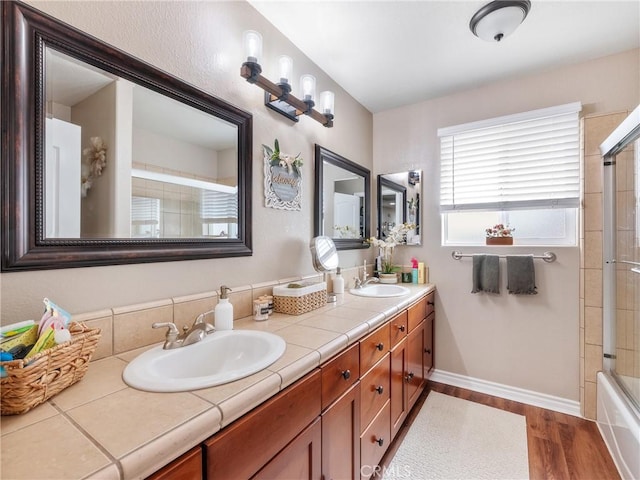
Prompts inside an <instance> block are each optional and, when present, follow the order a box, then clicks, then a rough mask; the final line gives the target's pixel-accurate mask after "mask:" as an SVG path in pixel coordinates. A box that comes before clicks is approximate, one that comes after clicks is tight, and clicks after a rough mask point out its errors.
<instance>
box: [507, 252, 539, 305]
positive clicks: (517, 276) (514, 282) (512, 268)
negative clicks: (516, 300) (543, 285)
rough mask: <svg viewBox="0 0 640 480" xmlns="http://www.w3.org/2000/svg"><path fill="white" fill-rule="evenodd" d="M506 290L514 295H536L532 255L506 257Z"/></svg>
mask: <svg viewBox="0 0 640 480" xmlns="http://www.w3.org/2000/svg"><path fill="white" fill-rule="evenodd" d="M507 290H508V291H509V293H512V294H515V295H537V293H538V291H537V290H536V272H535V269H534V266H533V255H508V256H507Z"/></svg>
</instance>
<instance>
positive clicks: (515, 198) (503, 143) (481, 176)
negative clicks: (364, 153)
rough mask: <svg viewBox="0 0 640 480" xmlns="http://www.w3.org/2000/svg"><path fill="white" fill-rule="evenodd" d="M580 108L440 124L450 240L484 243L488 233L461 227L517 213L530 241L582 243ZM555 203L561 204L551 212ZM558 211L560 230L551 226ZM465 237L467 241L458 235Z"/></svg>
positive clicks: (502, 220)
mask: <svg viewBox="0 0 640 480" xmlns="http://www.w3.org/2000/svg"><path fill="white" fill-rule="evenodd" d="M580 109H581V105H580V103H571V104H567V105H561V106H558V107H551V108H546V109H541V110H534V111H531V112H525V113H520V114H516V115H509V116H505V117H499V118H494V119H490V120H485V121H480V122H473V123H468V124H464V125H458V126H454V127H447V128H442V129H439V130H438V136H439V137H440V155H441V170H440V209H441V212H442V214H443V240H444V242H443V243H445V244H448V243H452V242H453V243H475V241H477V242H478V243H480V242H481V241H483V240H484V239H483V237H482V235H483V232H480V233H477V236H478V237H477V239H476V234H475V233H474V232H467V233H466V234H462V235H461V233H463V232H461V231H460V229H462V230H464V228H465V227H464V225H465V224H466V225H469V227H468V228H472V227H471V225H474V223H478V222H483V221H485V222H488V223H489V224H487V225H486V227H488V226H491V225H490V224H491V222H492V221H494V220H495V223H510V224H512V223H511V222H509V221H507V220H509V219H510V218H511V219H512V218H517V219H518V220H519V221H521V222H522V223H523V225H522V227H524V231H525V232H526V236H523V237H521V240H525V242H524V243H529V244H535V243H536V242H538V243H552V244H562V243H571V242H574V241H575V240H574V237H575V234H572V233H571V232H570V230H571V229H572V228H573V226H574V225H575V218H574V219H572V218H570V217H571V216H574V217H575V214H576V213H575V212H576V211H577V210H576V209H577V207H578V205H579V197H580V120H579V112H580ZM549 209H555V210H556V211H555V212H553V213H551V212H547V213H545V212H544V211H545V210H549ZM473 212H476V214H474V213H473ZM496 212H499V215H497V216H496ZM572 212H573V213H572ZM456 213H458V215H457V218H454V216H453V215H454V214H456ZM463 213H464V215H463ZM545 215H546V217H545ZM567 215H568V216H567ZM551 217H553V218H554V219H555V223H554V225H553V227H554V230H553V234H552V235H551V232H545V227H544V223H549V222H548V220H549V219H550V218H551ZM545 218H546V219H547V221H546V222H545ZM560 218H561V219H562V221H560ZM462 219H464V220H462ZM474 219H475V220H474ZM558 225H564V227H563V228H562V229H560V228H559V227H558ZM454 226H455V227H454ZM474 226H475V227H477V225H474ZM512 226H515V227H516V229H517V225H513V224H512ZM452 227H454V228H453V229H452ZM454 230H455V231H454ZM482 230H484V229H482ZM560 230H562V231H563V232H564V233H562V234H561V233H559V231H560ZM456 231H457V233H456ZM521 231H522V229H521ZM550 237H552V238H550ZM461 238H464V239H466V241H459V242H456V239H458V240H460V239H461ZM472 239H476V240H472ZM518 243H523V242H518Z"/></svg>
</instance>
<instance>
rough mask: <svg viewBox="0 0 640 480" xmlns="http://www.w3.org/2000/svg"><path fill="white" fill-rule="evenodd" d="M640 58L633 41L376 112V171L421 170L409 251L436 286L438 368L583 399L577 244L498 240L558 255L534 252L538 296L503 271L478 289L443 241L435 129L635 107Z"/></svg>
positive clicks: (526, 250) (515, 249) (467, 263)
mask: <svg viewBox="0 0 640 480" xmlns="http://www.w3.org/2000/svg"><path fill="white" fill-rule="evenodd" d="M638 60H639V51H638V50H634V51H630V52H626V53H622V54H618V55H613V56H610V57H605V58H602V59H599V60H596V61H591V62H587V63H582V64H577V65H571V66H566V67H563V68H559V69H556V70H552V71H548V72H544V73H539V74H535V75H529V76H524V77H521V78H518V79H514V80H509V81H503V82H497V83H493V84H491V85H485V86H479V87H478V88H475V89H473V90H469V91H465V92H461V93H458V94H455V95H451V96H447V97H443V98H439V99H435V100H431V101H426V102H423V103H419V104H415V105H410V106H407V107H403V108H398V109H395V110H390V111H386V112H382V113H378V114H375V115H374V129H373V131H374V165H375V169H374V175H376V174H378V173H389V172H393V171H404V170H409V169H413V168H422V169H423V171H424V174H423V194H424V195H423V198H424V202H423V207H424V208H423V210H422V215H423V217H422V221H423V225H424V235H423V246H421V247H407V248H406V249H405V250H404V252H403V255H404V256H405V257H407V258H408V257H410V256H413V255H415V256H417V257H418V258H420V259H421V260H424V261H426V262H427V264H428V266H429V268H430V279H431V281H432V282H434V283H435V284H436V285H437V288H438V294H437V301H436V302H437V305H436V309H437V311H438V317H437V322H436V349H437V352H438V353H437V359H436V368H438V369H440V370H444V371H447V372H452V373H456V374H460V375H468V376H471V377H475V378H479V379H482V380H486V381H492V382H497V383H501V384H506V385H510V386H514V387H520V388H524V389H529V390H533V391H536V392H541V393H546V394H550V395H554V396H558V397H561V398H565V399H569V400H573V401H578V400H579V399H580V380H579V378H580V348H579V343H580V342H579V341H580V331H579V330H580V328H579V327H580V325H579V307H580V302H579V268H580V252H579V248H578V247H553V248H542V247H539V248H538V247H536V248H527V247H517V246H514V247H510V248H508V249H504V248H503V249H500V250H498V249H497V248H495V247H494V249H493V250H491V251H492V252H498V253H507V252H508V253H515V254H518V253H530V252H532V253H535V254H541V253H543V252H544V251H545V250H553V251H554V252H555V253H556V254H557V255H558V260H557V261H556V262H555V263H552V264H546V263H543V262H541V261H536V280H537V284H538V292H539V293H538V295H536V296H531V297H525V296H513V295H508V294H507V293H506V288H505V287H506V282H505V280H504V275H503V280H502V285H501V291H502V294H501V295H500V296H487V295H472V294H471V293H470V290H471V261H470V260H469V259H463V260H461V261H456V260H453V259H452V258H451V251H452V250H453V249H454V247H442V246H441V244H440V235H441V227H440V214H439V210H438V204H439V187H438V185H439V174H440V170H439V163H438V158H439V144H438V138H437V134H436V131H437V129H438V128H440V127H447V126H450V125H457V124H461V123H465V122H471V121H475V120H482V119H486V118H492V117H496V116H500V115H506V114H511V113H517V112H522V111H528V110H533V109H537V108H543V107H549V106H553V105H559V104H564V103H569V102H574V101H580V102H582V104H583V111H582V114H583V115H589V114H594V113H598V112H611V111H620V110H627V109H630V108H633V107H635V105H637V104H638V102H639V101H640V92H639V90H640V86H639V82H638V79H639V78H640V75H639V72H640V71H639V63H640V62H639V61H638ZM425 81H426V82H428V81H429V79H428V78H427V79H425ZM459 249H460V250H462V251H463V252H465V253H473V252H483V251H486V248H483V247H475V248H471V247H469V248H459ZM405 263H406V261H405ZM503 273H504V264H503Z"/></svg>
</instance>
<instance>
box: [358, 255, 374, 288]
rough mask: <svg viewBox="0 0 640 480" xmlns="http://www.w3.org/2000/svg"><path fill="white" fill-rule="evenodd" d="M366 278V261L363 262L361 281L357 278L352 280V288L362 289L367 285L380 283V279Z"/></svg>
mask: <svg viewBox="0 0 640 480" xmlns="http://www.w3.org/2000/svg"><path fill="white" fill-rule="evenodd" d="M368 277H369V275H368V274H367V261H366V260H365V261H364V265H363V266H362V279H360V278H359V277H356V278H354V279H353V280H354V281H355V286H354V288H362V287H365V286H367V285H369V284H370V283H376V282H379V281H380V279H379V278H377V277H371V278H368Z"/></svg>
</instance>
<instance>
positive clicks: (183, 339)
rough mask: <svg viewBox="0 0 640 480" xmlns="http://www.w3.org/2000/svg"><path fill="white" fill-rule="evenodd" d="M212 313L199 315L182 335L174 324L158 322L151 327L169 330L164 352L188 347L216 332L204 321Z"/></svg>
mask: <svg viewBox="0 0 640 480" xmlns="http://www.w3.org/2000/svg"><path fill="white" fill-rule="evenodd" d="M210 313H213V310H210V311H208V312H204V313H201V314H200V315H198V316H197V317H196V319H195V320H194V322H193V325H191V327H187V326H186V325H185V326H184V327H182V333H180V331H179V330H178V327H176V324H175V323H173V322H156V323H154V324H152V325H151V327H152V328H164V327H168V328H169V330H167V336H166V338H165V341H164V345H163V346H162V348H163V349H164V350H171V349H174V348H180V347H186V346H187V345H191V344H193V343H197V342H199V341H200V340H202V339H203V338H204V337H206V336H207V335H208V334H209V333H211V332H213V331H214V330H215V328H214V326H213V325H211V324H210V323H207V322H205V321H204V317H205V316H206V315H208V314H210Z"/></svg>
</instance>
